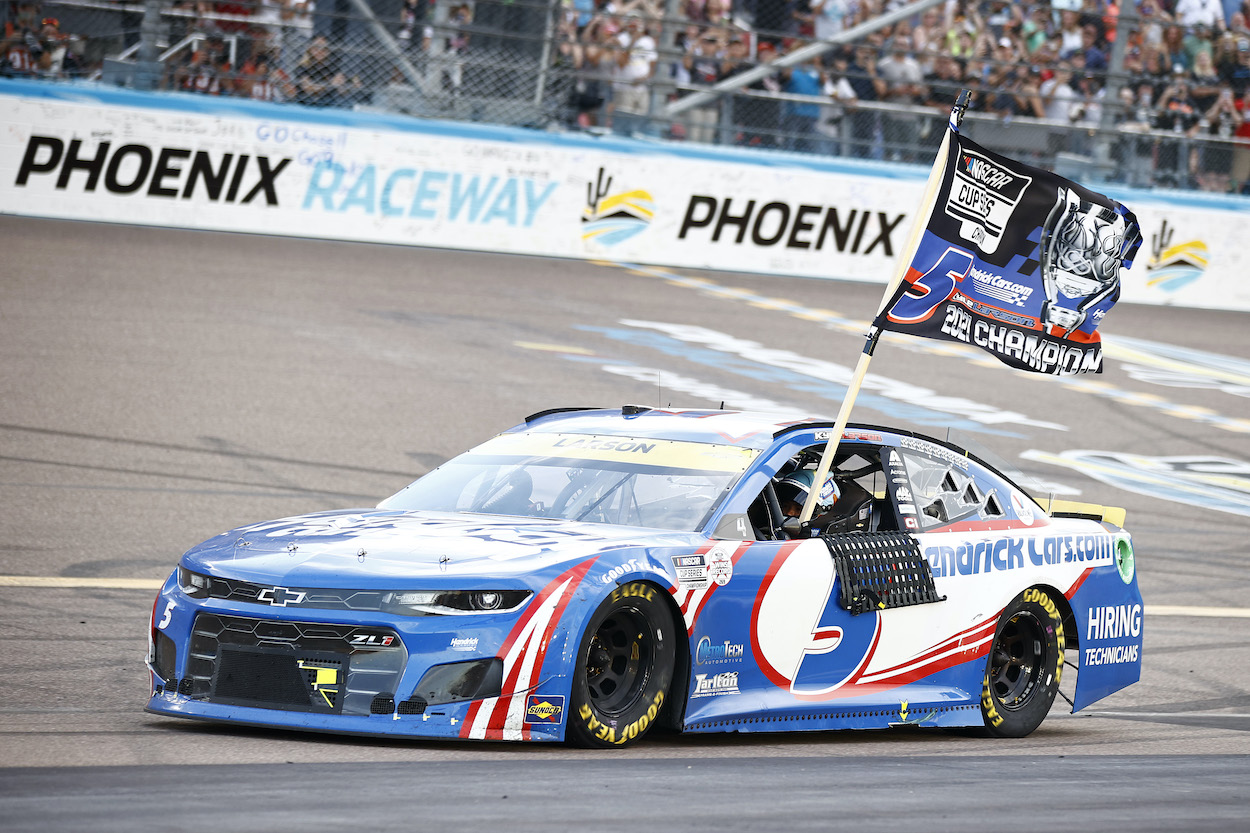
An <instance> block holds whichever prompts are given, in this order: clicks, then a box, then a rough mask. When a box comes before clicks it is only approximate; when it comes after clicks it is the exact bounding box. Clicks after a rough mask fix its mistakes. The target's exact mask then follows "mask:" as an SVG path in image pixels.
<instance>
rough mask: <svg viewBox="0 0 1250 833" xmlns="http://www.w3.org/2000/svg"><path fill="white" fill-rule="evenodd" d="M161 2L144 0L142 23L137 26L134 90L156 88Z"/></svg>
mask: <svg viewBox="0 0 1250 833" xmlns="http://www.w3.org/2000/svg"><path fill="white" fill-rule="evenodd" d="M160 37H161V0H144V2H143V22H142V23H141V24H140V25H139V60H138V61H136V62H135V71H134V77H133V81H132V82H131V83H133V84H134V87H135V89H138V90H153V89H156V87H157V86H158V81H159V80H160V77H161V72H162V67H161V62H160V44H159V43H158V41H159V40H160Z"/></svg>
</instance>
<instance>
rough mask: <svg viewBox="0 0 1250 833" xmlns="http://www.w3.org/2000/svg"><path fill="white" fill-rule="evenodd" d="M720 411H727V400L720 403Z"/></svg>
mask: <svg viewBox="0 0 1250 833" xmlns="http://www.w3.org/2000/svg"><path fill="white" fill-rule="evenodd" d="M720 409H721V410H722V411H723V410H725V400H724V399H722V400H721V401H720Z"/></svg>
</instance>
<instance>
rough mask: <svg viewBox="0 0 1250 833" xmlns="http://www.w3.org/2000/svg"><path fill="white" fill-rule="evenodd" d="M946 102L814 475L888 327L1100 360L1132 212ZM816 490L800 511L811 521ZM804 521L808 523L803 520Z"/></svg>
mask: <svg viewBox="0 0 1250 833" xmlns="http://www.w3.org/2000/svg"><path fill="white" fill-rule="evenodd" d="M969 96H970V93H969V91H968V90H964V91H963V92H961V93H960V94H959V97H958V99H956V102H955V107H954V108H953V109H952V110H951V117H950V122H949V124H948V128H947V131H946V133H945V134H944V135H943V137H942V145H941V147H940V148H939V149H938V153H937V158H936V159H935V160H934V162H933V169H932V170H931V171H930V172H929V179H928V181H927V182H926V184H925V191H924V198H923V199H922V200H921V202H920V210H919V212H918V216H917V219H916V221H915V223H913V224H912V229H911V233H910V234H909V236H908V238H907V245H906V247H905V248H904V249H903V251H902V253H901V257H902V258H903V259H904V260H903V261H902V264H900V268H899V269H898V271H896V273H895V275H894V278H893V280H891V281H890V283H889V285H888V286H887V287H886V289H885V296H884V297H883V298H882V300H881V306H880V307H879V309H878V312H877V317H876V318H875V319H874V320H873V322H872V327H871V329H870V330H869V332H868V339H867V340H866V341H865V342H864V350H863V353H861V354H860V357H859V363H858V364H857V365H856V366H855V373H854V375H853V376H852V378H851V383H850V385H849V386H848V387H847V391H846V396H845V397H843V399H842V407H841V408H839V409H838V417H837V420H836V421H835V422H834V427H833V430H832V431H831V432H830V433H829V441H828V443H826V444H825V450H824V453H823V454H821V457H820V463H819V464H818V465H817V467H816V473H815V476H814V479H813V482H815V483H823V482H825V478H826V476H827V475H828V474H829V469H830V467H831V466H832V465H833V457H834V454H835V453H836V451H837V447H838V443H839V442H840V441H841V439H842V432H843V430H845V429H846V425H847V422H848V421H849V420H850V416H851V408H853V407H854V405H855V399H856V397H857V396H858V395H859V389H860V387H861V386H862V385H863V383H864V378H865V377H866V376H867V375H868V364H869V362H870V361H872V354H873V352H874V351H875V350H876V348H877V342H878V339H879V338H880V336H881V332H882V331H883V330H892V331H894V332H899V333H912V334H914V335H918V336H922V337H925V338H937V339H943V340H947V341H958V342H962V343H964V344H973V345H976V346H977V347H980V348H982V349H984V350H987V351H989V352H990V353H993V354H994V355H995V356H997V357H998V358H999V360H1001V361H1002V362H1004V363H1006V364H1008V365H1011V366H1012V367H1018V368H1020V369H1022V370H1031V371H1035V372H1037V373H1051V374H1055V375H1070V374H1073V373H1101V372H1102V339H1101V337H1100V336H1099V335H1098V332H1097V328H1098V325H1099V324H1100V323H1101V322H1102V318H1103V316H1105V315H1106V314H1107V310H1109V309H1111V306H1112V304H1114V303H1115V302H1116V300H1118V299H1119V297H1120V271H1121V270H1122V269H1125V268H1127V267H1129V266H1131V265H1132V263H1133V256H1134V255H1135V254H1136V253H1137V248H1138V247H1139V246H1140V245H1141V228H1140V227H1139V226H1138V224H1137V218H1136V217H1135V216H1133V212H1131V211H1129V210H1128V209H1127V208H1125V207H1124V206H1122V205H1120V204H1119V203H1118V202H1116V201H1115V200H1112V199H1109V198H1107V197H1104V196H1103V195H1102V194H1096V193H1094V192H1093V191H1090V190H1088V189H1086V188H1082V187H1081V186H1080V185H1077V184H1076V183H1075V182H1070V181H1069V180H1066V179H1064V178H1063V177H1061V176H1056V175H1055V174H1052V173H1051V172H1049V171H1044V170H1042V169H1040V168H1034V167H1031V166H1029V165H1025V164H1022V163H1020V162H1016V161H1014V160H1011V159H1008V158H1007V157H1005V156H1000V155H999V154H997V153H993V152H991V151H988V150H986V149H985V148H983V147H981V146H980V145H978V144H976V143H975V142H972V141H969V140H968V139H965V138H964V137H963V136H961V135H959V125H960V121H961V120H962V118H963V114H964V110H965V109H966V108H967V106H968V100H969ZM816 503H817V500H816V490H814V489H813V490H812V491H810V492H809V493H808V496H807V501H806V502H805V503H804V504H803V511H802V512H801V513H800V514H799V521H800V522H801V523H803V524H804V525H807V524H809V522H810V521H811V518H812V514H813V512H814V511H815V509H816ZM805 528H806V527H805Z"/></svg>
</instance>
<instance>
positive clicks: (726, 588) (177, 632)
mask: <svg viewBox="0 0 1250 833" xmlns="http://www.w3.org/2000/svg"><path fill="white" fill-rule="evenodd" d="M831 428H832V426H831V424H830V423H828V422H824V421H818V420H813V419H805V418H802V417H798V418H794V419H783V418H779V417H778V416H777V415H775V414H750V413H738V412H726V411H703V410H699V411H693V410H692V411H672V410H653V409H648V408H643V407H636V406H626V407H625V408H622V409H620V410H589V409H561V410H553V411H546V412H543V413H540V414H535V415H534V416H532V417H530V418H528V419H527V420H526V421H525V422H524V423H523V424H521V425H518V426H516V427H515V428H512V429H510V430H508V431H505V432H504V433H502V434H500V435H498V436H496V437H494V438H493V439H491V440H488V441H487V442H485V443H483V444H482V445H479V446H478V447H476V448H474V449H473V450H472V451H470V452H468V453H466V454H463V455H460V456H458V457H455V458H454V459H452V460H450V461H449V462H447V463H446V464H444V465H442V466H440V467H439V468H437V469H435V470H434V471H432V472H430V473H429V474H427V475H425V476H424V477H422V478H420V479H419V480H417V481H416V482H414V483H412V484H411V485H409V486H408V487H406V488H405V489H403V490H402V491H401V492H399V493H398V494H396V495H394V496H393V497H390V498H388V499H386V500H384V501H383V502H382V503H381V504H380V505H379V506H378V508H376V509H366V510H349V511H337V512H321V513H316V514H311V515H304V516H300V517H296V518H287V519H285V520H278V521H272V522H268V523H260V524H255V525H252V526H246V527H242V528H239V529H235V530H233V531H231V532H227V533H224V534H221V535H218V536H217V537H215V538H212V539H210V540H209V541H206V542H204V543H203V544H200V545H199V546H197V547H195V548H193V549H192V550H190V551H189V552H187V553H186V554H185V555H184V556H183V557H182V560H181V561H180V562H179V564H178V567H177V569H176V570H175V571H174V572H173V574H171V575H170V577H169V579H168V580H167V581H166V582H165V585H164V587H163V588H162V589H161V591H160V595H159V596H158V597H157V599H156V603H155V605H154V607H153V610H152V623H151V644H150V650H149V656H148V667H149V669H150V671H151V676H152V696H151V699H150V700H149V701H148V706H147V710H148V711H150V712H153V713H156V714H163V715H170V716H175V717H187V718H196V719H202V720H213V721H225V722H230V723H241V724H250V725H255V726H269V727H284V728H290V729H302V730H312V731H324V732H340V733H348V734H369V735H406V736H412V737H424V738H440V739H445V738H465V739H482V740H541V741H560V740H565V739H568V740H571V741H573V742H576V743H579V744H582V745H588V746H621V745H624V744H628V743H631V742H633V741H636V740H637V739H639V738H641V737H642V736H643V735H645V734H646V733H647V731H648V730H650V729H651V728H652V727H654V726H657V725H659V726H661V727H667V728H670V729H675V730H680V731H685V732H726V731H738V732H780V731H804V730H820V729H882V728H886V727H890V726H898V725H904V724H916V725H920V726H941V727H981V728H982V729H983V730H984V732H985V733H988V734H990V735H995V736H1005V737H1021V736H1024V735H1027V734H1028V733H1030V732H1032V731H1033V730H1034V729H1035V728H1037V726H1038V725H1039V724H1040V723H1041V722H1042V719H1043V718H1044V717H1045V716H1046V714H1047V712H1049V710H1050V708H1051V704H1052V703H1053V701H1054V698H1055V695H1056V694H1057V693H1058V691H1059V683H1060V678H1061V676H1062V674H1063V670H1064V665H1065V657H1072V656H1075V657H1076V658H1077V660H1078V661H1077V663H1076V664H1075V667H1077V668H1079V673H1078V675H1077V681H1076V686H1075V694H1074V696H1073V704H1072V705H1073V710H1077V709H1081V708H1084V707H1085V706H1087V705H1089V704H1090V703H1092V702H1094V701H1096V700H1098V699H1100V698H1103V697H1106V696H1107V695H1108V694H1110V693H1112V692H1114V691H1117V690H1118V689H1120V688H1123V687H1124V686H1127V685H1130V684H1131V683H1133V682H1136V681H1137V679H1138V678H1139V676H1140V672H1141V645H1142V599H1141V594H1140V592H1139V591H1138V588H1137V581H1136V577H1135V573H1134V558H1133V546H1132V541H1131V539H1130V537H1129V535H1128V533H1127V532H1125V531H1124V530H1123V529H1122V528H1121V527H1122V524H1123V516H1124V513H1123V511H1122V510H1114V509H1106V508H1103V507H1096V506H1088V505H1084V504H1071V505H1067V506H1062V507H1061V506H1053V507H1048V508H1049V511H1047V510H1046V509H1044V508H1043V506H1042V505H1041V504H1039V503H1038V502H1037V501H1035V500H1034V499H1033V498H1032V497H1030V496H1029V495H1028V494H1026V493H1025V492H1024V491H1023V490H1022V489H1021V488H1020V487H1018V486H1017V485H1015V484H1014V483H1013V482H1012V481H1011V480H1009V479H1008V478H1007V477H1005V476H1004V475H1003V474H1002V473H1000V472H999V471H998V470H996V469H995V468H992V467H991V466H990V465H988V464H987V463H986V462H984V461H983V460H981V459H979V458H978V457H976V456H974V455H972V454H970V453H969V452H967V451H965V450H964V449H961V448H957V447H955V446H954V445H952V444H950V443H947V442H943V441H940V440H936V439H930V438H928V437H923V436H920V435H918V434H914V433H911V432H908V431H898V430H891V429H886V428H878V427H873V426H864V425H858V426H851V427H850V428H848V429H847V430H846V431H845V432H844V434H843V436H842V439H841V442H840V444H839V445H838V450H837V453H836V456H835V458H834V461H833V467H832V469H831V473H830V476H829V478H828V479H827V480H826V481H825V482H824V483H822V484H821V488H820V492H819V496H818V498H817V512H818V514H816V515H815V516H814V517H813V518H812V520H811V521H810V522H806V523H800V522H799V521H798V519H797V518H796V517H793V516H794V515H796V514H797V513H798V505H800V504H802V503H803V501H804V500H805V498H806V496H807V494H808V493H809V491H810V490H811V489H812V488H814V487H815V484H814V483H813V473H814V469H815V468H816V464H817V462H818V459H819V456H820V452H821V450H822V449H823V448H824V446H825V444H826V442H827V440H828V438H829V435H830V432H831ZM1069 652H1071V653H1069Z"/></svg>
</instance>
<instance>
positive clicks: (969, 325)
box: [873, 119, 1141, 376]
mask: <svg viewBox="0 0 1250 833" xmlns="http://www.w3.org/2000/svg"><path fill="white" fill-rule="evenodd" d="M948 130H949V131H950V135H949V136H948V139H949V152H948V153H947V154H946V159H945V171H944V172H943V174H942V180H941V185H940V186H939V187H938V189H937V194H936V198H935V199H934V201H933V202H931V203H930V204H929V205H928V206H923V207H922V208H921V212H922V214H921V216H920V219H919V220H918V221H917V222H923V223H924V224H925V225H924V231H923V232H922V234H921V235H920V239H919V242H918V243H917V245H916V247H915V249H914V251H912V253H911V262H910V264H909V265H908V267H907V271H906V272H905V273H904V274H903V276H902V281H901V282H900V284H899V285H898V287H897V289H896V290H895V292H894V294H893V296H892V297H891V298H890V299H889V300H888V301H887V302H886V304H885V305H884V306H883V307H882V309H881V311H880V312H879V313H878V315H877V318H876V320H875V321H873V326H874V327H876V328H879V329H882V330H892V331H894V332H899V333H911V334H913V335H917V336H922V337H925V338H936V339H943V340H947V341H958V342H962V343H964V344H972V345H975V346H977V347H980V348H982V349H984V350H986V351H988V352H990V353H992V354H994V355H995V356H997V357H998V358H999V360H1001V361H1002V362H1004V363H1006V364H1008V365H1010V366H1012V367H1016V368H1019V369H1021V370H1031V371H1034V372H1037V373H1050V374H1054V375H1059V376H1066V375H1071V374H1074V373H1101V372H1102V344H1101V337H1100V336H1099V334H1098V332H1097V327H1098V325H1099V324H1100V323H1101V322H1102V319H1103V316H1105V315H1106V314H1107V311H1108V310H1110V309H1111V306H1112V305H1113V304H1114V303H1115V302H1116V300H1117V299H1119V297H1120V272H1121V270H1122V269H1124V268H1127V267H1128V266H1131V265H1132V263H1133V256H1134V255H1135V254H1136V252H1137V248H1138V246H1140V245H1141V229H1140V228H1139V226H1138V224H1137V218H1136V217H1135V216H1133V212H1131V211H1129V210H1128V209H1127V208H1125V207H1124V206H1123V205H1121V204H1119V203H1118V202H1116V201H1115V200H1112V199H1109V198H1107V197H1105V196H1103V195H1102V194H1098V193H1095V192H1093V191H1090V190H1088V189H1086V188H1083V187H1081V186H1080V185H1077V184H1076V183H1075V182H1071V181H1069V180H1067V179H1064V178H1063V177H1061V176H1057V175H1055V174H1053V173H1050V172H1049V171H1044V170H1042V169H1040V168H1034V167H1031V166H1029V165H1024V164H1022V163H1020V162H1016V161H1014V160H1011V159H1008V158H1007V157H1005V156H1001V155H999V154H997V153H994V152H992V151H989V150H986V149H985V148H982V147H981V146H980V145H978V144H977V143H975V142H973V141H971V140H969V139H967V138H965V137H964V136H961V135H960V134H959V131H958V126H957V123H956V120H955V119H952V120H951V124H950V126H949V128H948ZM937 163H938V164H941V163H942V160H941V158H939V159H938V161H937ZM936 174H937V171H934V175H935V176H936ZM926 210H927V212H928V214H927V217H926V216H925V214H924V213H923V212H925V211H926ZM904 256H906V255H904Z"/></svg>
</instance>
